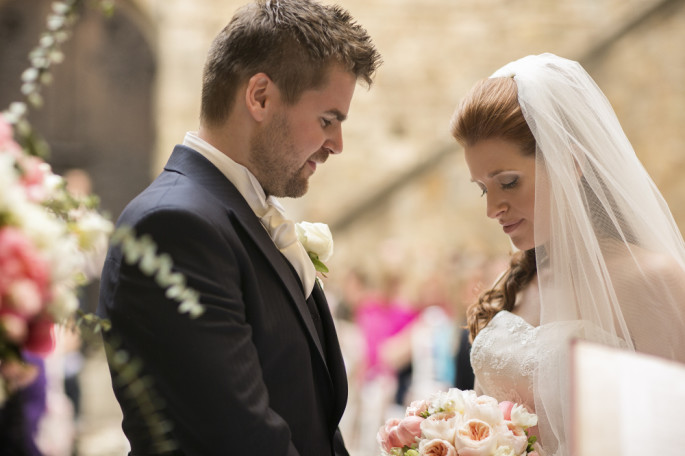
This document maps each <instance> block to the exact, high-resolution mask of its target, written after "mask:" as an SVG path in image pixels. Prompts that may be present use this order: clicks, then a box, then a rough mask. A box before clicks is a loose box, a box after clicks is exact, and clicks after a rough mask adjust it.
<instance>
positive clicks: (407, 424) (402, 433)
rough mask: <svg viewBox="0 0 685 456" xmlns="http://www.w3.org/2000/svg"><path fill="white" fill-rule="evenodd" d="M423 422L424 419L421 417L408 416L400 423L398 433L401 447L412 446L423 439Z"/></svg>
mask: <svg viewBox="0 0 685 456" xmlns="http://www.w3.org/2000/svg"><path fill="white" fill-rule="evenodd" d="M422 421H423V418H421V417H420V416H408V417H406V418H404V419H403V420H402V421H400V424H398V425H397V431H396V432H397V438H398V440H399V441H400V443H401V445H400V446H411V445H413V444H414V443H416V439H417V438H420V437H421V422H422Z"/></svg>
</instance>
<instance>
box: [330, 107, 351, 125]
mask: <svg viewBox="0 0 685 456" xmlns="http://www.w3.org/2000/svg"><path fill="white" fill-rule="evenodd" d="M326 114H332V115H334V116H335V118H336V119H338V122H343V121H344V120H345V119H347V116H346V115H345V114H343V113H342V112H340V111H338V110H337V109H329V110H328V111H326Z"/></svg>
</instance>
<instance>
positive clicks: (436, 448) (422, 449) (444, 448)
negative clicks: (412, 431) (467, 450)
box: [419, 439, 461, 456]
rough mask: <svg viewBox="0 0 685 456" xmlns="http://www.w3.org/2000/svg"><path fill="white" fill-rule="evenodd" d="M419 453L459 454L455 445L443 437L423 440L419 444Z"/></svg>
mask: <svg viewBox="0 0 685 456" xmlns="http://www.w3.org/2000/svg"><path fill="white" fill-rule="evenodd" d="M419 453H420V454H421V456H457V450H456V449H455V448H454V446H453V445H452V444H451V443H450V442H448V441H447V440H442V439H433V440H422V441H421V443H420V444H419ZM459 454H461V453H459Z"/></svg>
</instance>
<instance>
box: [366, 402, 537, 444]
mask: <svg viewBox="0 0 685 456" xmlns="http://www.w3.org/2000/svg"><path fill="white" fill-rule="evenodd" d="M536 425H537V416H536V415H535V414H533V413H530V412H528V411H527V410H526V409H525V408H524V407H523V406H521V405H518V404H514V403H512V402H508V401H505V402H501V403H498V402H497V401H496V400H495V399H494V398H492V397H489V396H485V395H483V396H477V395H476V393H475V392H473V391H461V390H459V389H456V388H451V389H450V390H448V391H446V392H438V393H435V394H434V395H432V396H431V397H430V398H429V399H428V400H421V401H416V402H412V403H411V404H410V405H409V407H407V410H406V412H405V416H404V418H402V419H398V418H394V419H390V420H388V421H387V422H386V423H385V424H384V425H383V426H381V428H380V429H379V431H378V434H377V440H378V444H379V446H380V448H381V451H382V454H383V455H384V456H387V455H390V456H539V454H538V451H537V449H534V448H533V445H534V443H535V437H529V436H528V429H529V428H530V427H533V426H536ZM536 447H537V445H536Z"/></svg>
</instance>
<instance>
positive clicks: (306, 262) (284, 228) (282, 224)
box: [260, 197, 316, 298]
mask: <svg viewBox="0 0 685 456" xmlns="http://www.w3.org/2000/svg"><path fill="white" fill-rule="evenodd" d="M266 202H267V210H266V213H265V214H264V215H263V216H261V217H260V220H261V222H262V225H264V228H266V230H267V232H268V233H269V235H270V236H271V239H273V241H274V244H276V247H277V248H278V250H280V251H281V253H282V254H283V255H284V256H285V257H286V258H287V259H288V261H290V264H292V265H293V268H295V271H296V272H297V275H298V276H300V280H301V281H302V287H303V290H304V295H305V297H306V298H308V297H309V295H310V294H311V293H312V289H313V288H314V281H315V280H316V269H315V268H314V264H313V263H312V261H311V260H310V258H309V255H308V254H307V251H306V250H305V249H304V246H303V245H302V243H301V242H300V241H299V239H298V237H297V232H296V231H295V224H294V223H293V222H292V221H291V220H288V219H286V218H285V215H284V212H283V208H282V207H281V205H280V204H279V203H278V201H276V200H275V199H273V198H272V197H269V198H267V200H266Z"/></svg>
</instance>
